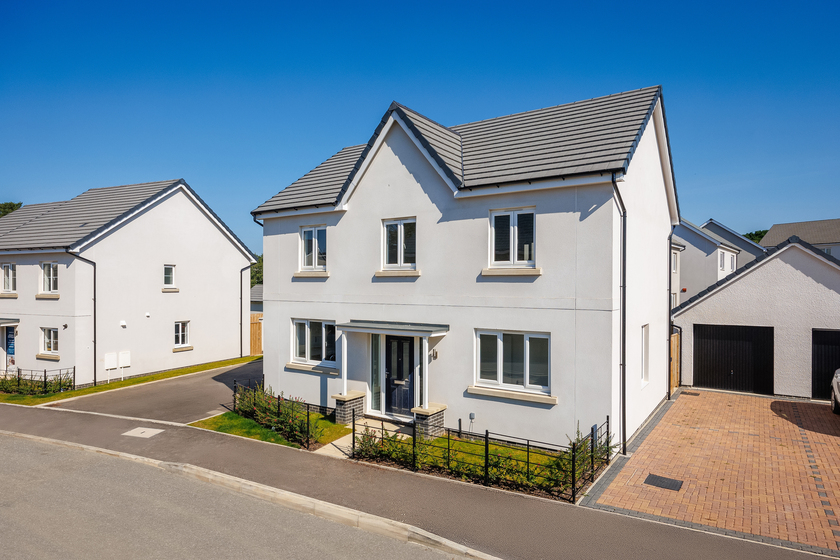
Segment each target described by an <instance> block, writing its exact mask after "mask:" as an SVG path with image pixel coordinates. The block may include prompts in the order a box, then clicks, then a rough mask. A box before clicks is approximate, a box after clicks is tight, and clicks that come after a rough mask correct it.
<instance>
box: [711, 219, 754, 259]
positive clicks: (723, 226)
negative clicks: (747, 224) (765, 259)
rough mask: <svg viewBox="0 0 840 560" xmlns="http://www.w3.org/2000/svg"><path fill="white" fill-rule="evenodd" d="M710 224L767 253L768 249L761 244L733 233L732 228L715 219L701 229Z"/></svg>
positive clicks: (735, 232)
mask: <svg viewBox="0 0 840 560" xmlns="http://www.w3.org/2000/svg"><path fill="white" fill-rule="evenodd" d="M709 224H715V225H716V226H718V227H719V228H723V229H725V230H726V231H728V232H729V233H731V234H732V235H737V236H738V237H740V238H741V239H743V240H744V241H746V242H747V243H749V244H750V245H752V246H753V247H755V248H756V249H761V250H762V251H764V252H765V253H766V252H767V247H762V246H761V245H759V244H758V243H756V242H755V241H752V240H750V239H747V238H746V237H744V236H743V235H741V234H740V233H738V232H737V231H733V230H732V229H730V228H728V227H726V226H725V225H723V224H722V223H720V222H719V221H717V220H715V219H714V218H709V219H708V220H706V222H705V223H704V224H703V225H701V226H700V227H706V226H707V225H709Z"/></svg>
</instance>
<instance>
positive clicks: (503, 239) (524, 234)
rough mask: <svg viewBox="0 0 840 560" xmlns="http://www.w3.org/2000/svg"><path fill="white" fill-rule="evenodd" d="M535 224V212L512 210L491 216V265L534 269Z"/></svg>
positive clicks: (494, 213)
mask: <svg viewBox="0 0 840 560" xmlns="http://www.w3.org/2000/svg"><path fill="white" fill-rule="evenodd" d="M534 225H535V222H534V211H533V210H510V211H504V212H493V213H491V214H490V230H491V231H490V239H491V245H492V246H491V248H490V251H491V255H490V258H491V263H492V265H493V266H510V267H533V266H534V263H535V258H534V251H535V248H536V241H535V227H534Z"/></svg>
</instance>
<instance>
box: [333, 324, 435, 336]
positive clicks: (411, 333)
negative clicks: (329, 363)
mask: <svg viewBox="0 0 840 560" xmlns="http://www.w3.org/2000/svg"><path fill="white" fill-rule="evenodd" d="M336 329H337V330H339V331H344V332H356V333H367V334H385V335H391V336H410V337H420V338H423V337H429V338H433V337H438V336H446V333H447V332H448V331H432V332H428V333H425V332H418V331H401V330H399V329H376V328H367V327H339V326H336Z"/></svg>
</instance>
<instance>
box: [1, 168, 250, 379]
mask: <svg viewBox="0 0 840 560" xmlns="http://www.w3.org/2000/svg"><path fill="white" fill-rule="evenodd" d="M254 262H256V261H255V259H254V256H253V255H252V254H251V253H250V252H249V251H248V249H247V248H246V247H245V245H244V244H243V243H242V242H241V241H240V240H239V239H238V238H237V237H236V236H235V235H234V234H233V232H232V231H231V230H230V229H229V228H228V227H227V226H226V225H225V224H224V223H223V222H222V221H221V220H220V219H219V217H218V216H216V215H215V214H214V213H213V211H212V210H210V208H209V207H208V206H207V205H206V204H205V203H204V202H203V201H202V200H201V199H200V198H199V197H198V195H197V194H196V193H195V192H194V191H193V190H192V189H191V188H190V187H189V185H187V183H186V182H184V180H183V179H181V180H173V181H162V182H155V183H143V184H138V185H125V186H118V187H108V188H98V189H90V190H88V191H86V192H84V193H82V194H81V195H79V196H77V197H75V198H73V199H71V200H68V201H63V202H54V203H47V204H32V205H28V206H23V207H22V208H20V209H19V210H16V211H14V212H12V213H11V214H8V215H6V216H4V217H3V218H0V268H2V272H3V284H2V290H0V330H2V335H3V336H2V342H1V343H0V344H2V348H0V359H2V362H0V364H1V365H0V369H3V370H6V371H7V372H8V373H12V374H14V372H15V370H16V369H22V370H39V371H41V370H58V369H72V368H74V367H75V368H76V384H77V385H88V384H93V383H101V382H103V381H107V380H109V379H113V378H118V377H131V376H137V375H143V374H146V373H151V372H155V371H162V370H167V369H173V368H177V367H182V366H188V365H193V364H199V363H205V362H211V361H215V360H221V359H225V358H232V357H237V356H242V355H243V352H245V353H247V352H248V350H247V348H248V342H249V333H248V329H249V314H250V312H249V306H250V303H249V295H248V292H249V286H250V281H249V278H250V272H249V271H250V266H251V264H253V263H254Z"/></svg>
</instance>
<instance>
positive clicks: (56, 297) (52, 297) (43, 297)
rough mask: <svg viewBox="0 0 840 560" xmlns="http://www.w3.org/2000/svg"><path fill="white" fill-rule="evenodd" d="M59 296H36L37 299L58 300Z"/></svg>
mask: <svg viewBox="0 0 840 560" xmlns="http://www.w3.org/2000/svg"><path fill="white" fill-rule="evenodd" d="M58 296H59V295H58V294H35V299H58Z"/></svg>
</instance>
